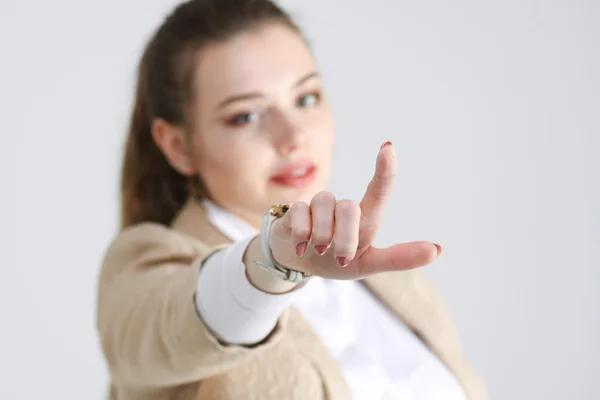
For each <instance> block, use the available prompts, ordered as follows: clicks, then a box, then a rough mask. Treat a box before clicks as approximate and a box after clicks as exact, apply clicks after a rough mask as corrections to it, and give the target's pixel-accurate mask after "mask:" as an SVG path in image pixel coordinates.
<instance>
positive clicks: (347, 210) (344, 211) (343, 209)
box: [335, 200, 360, 218]
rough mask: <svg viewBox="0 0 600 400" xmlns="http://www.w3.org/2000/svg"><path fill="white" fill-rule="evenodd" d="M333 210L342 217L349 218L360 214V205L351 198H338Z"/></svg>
mask: <svg viewBox="0 0 600 400" xmlns="http://www.w3.org/2000/svg"><path fill="white" fill-rule="evenodd" d="M335 212H336V214H337V215H338V216H340V217H342V218H351V217H354V216H359V215H360V206H359V205H358V203H357V202H355V201H352V200H340V201H338V202H337V204H336V206H335Z"/></svg>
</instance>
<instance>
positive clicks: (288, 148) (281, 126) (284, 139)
mask: <svg viewBox="0 0 600 400" xmlns="http://www.w3.org/2000/svg"><path fill="white" fill-rule="evenodd" d="M276 119H277V123H276V124H275V126H274V130H275V135H274V136H275V148H276V149H277V151H278V152H279V153H280V154H282V155H288V154H291V153H293V152H294V151H296V150H297V149H298V148H299V147H300V146H301V145H302V144H303V143H304V142H305V141H306V138H307V134H306V131H305V129H304V127H303V126H302V124H301V123H300V121H298V120H294V118H292V117H291V116H288V115H285V114H283V113H278V115H277V118H276Z"/></svg>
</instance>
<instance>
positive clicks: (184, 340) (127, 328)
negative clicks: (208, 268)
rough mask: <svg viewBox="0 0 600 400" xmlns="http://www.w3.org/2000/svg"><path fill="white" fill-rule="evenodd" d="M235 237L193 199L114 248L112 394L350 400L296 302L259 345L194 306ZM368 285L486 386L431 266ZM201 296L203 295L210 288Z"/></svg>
mask: <svg viewBox="0 0 600 400" xmlns="http://www.w3.org/2000/svg"><path fill="white" fill-rule="evenodd" d="M229 244H230V240H229V239H228V238H226V237H225V236H224V235H223V234H221V233H220V232H219V231H218V230H217V229H216V228H214V227H213V226H212V225H210V223H209V222H208V220H207V216H206V213H205V210H204V208H203V207H202V205H201V204H200V203H199V202H197V201H194V200H190V201H189V202H188V203H187V204H186V205H185V206H184V208H183V209H182V210H181V212H180V213H179V215H178V216H177V218H176V219H175V221H174V223H173V224H172V226H171V227H166V226H162V225H159V224H155V223H142V224H139V225H136V226H133V227H130V228H127V229H126V230H124V231H123V232H121V233H120V234H119V235H118V236H117V237H116V238H115V240H114V241H113V242H112V244H111V245H110V247H109V248H108V250H107V252H106V255H105V258H104V261H103V265H102V270H101V274H100V278H99V286H98V312H97V325H98V332H99V337H100V340H101V344H102V349H103V351H104V354H105V357H106V360H107V362H108V367H109V370H110V379H111V384H110V389H109V390H110V396H109V398H110V399H112V400H142V399H143V400H153V399H161V400H162V399H165V400H166V399H169V400H217V399H218V400H234V399H235V400H239V399H256V400H259V399H260V400H325V399H328V400H346V399H350V398H351V395H350V391H349V388H348V385H347V383H346V382H345V380H344V378H343V376H342V373H341V370H340V368H339V367H338V365H337V364H336V361H335V360H334V359H333V357H332V356H331V355H330V354H329V353H328V351H327V350H326V349H325V348H324V347H323V345H322V344H321V343H320V341H319V339H318V338H317V337H316V336H315V334H314V333H313V331H312V330H311V328H310V326H309V325H308V323H307V322H306V321H305V320H304V319H303V317H302V316H301V315H300V313H299V312H298V311H297V310H296V309H295V308H294V307H290V308H289V309H288V310H287V311H285V312H284V313H283V315H282V316H281V317H280V319H279V322H278V324H277V327H276V328H275V330H274V331H273V332H272V334H271V335H270V336H269V337H268V338H266V339H265V340H264V341H263V342H262V343H260V344H258V345H256V346H253V347H244V346H232V345H225V344H222V343H220V342H219V341H218V340H217V339H216V338H215V337H214V336H213V335H212V334H211V332H209V330H208V329H207V328H206V326H205V325H204V324H203V322H202V320H201V319H200V318H199V317H198V315H197V313H196V309H195V306H194V301H193V298H194V295H195V288H196V277H197V275H198V272H199V270H200V268H202V262H203V260H204V259H205V258H206V257H207V255H209V254H210V253H211V252H212V251H214V249H216V248H218V247H222V246H227V245H229ZM364 284H366V285H367V287H368V288H369V289H370V290H372V292H373V293H374V294H375V295H376V296H377V297H378V298H379V299H380V300H381V301H382V303H383V304H385V305H387V306H388V307H389V308H390V309H391V310H392V311H393V312H394V313H395V314H396V315H397V316H398V318H401V319H402V320H403V321H404V322H405V323H406V324H407V325H408V326H409V327H410V328H412V329H413V330H414V332H415V333H416V334H417V335H418V336H419V337H420V338H421V339H422V340H423V341H424V343H426V344H427V345H428V346H429V347H430V348H431V349H432V350H433V352H434V353H435V354H437V355H438V357H440V359H441V360H442V361H443V362H444V363H445V364H446V365H447V366H448V368H449V369H450V371H452V372H453V373H454V374H455V375H456V377H457V378H458V380H459V382H460V383H461V385H462V386H463V387H464V389H465V391H466V393H467V394H468V397H469V399H471V400H484V399H486V398H487V397H486V394H485V389H484V384H483V382H482V380H481V379H480V377H479V376H478V375H477V374H476V373H475V372H474V371H473V370H472V369H471V367H470V366H469V364H468V363H467V361H466V360H465V357H464V355H463V352H462V350H461V347H460V344H459V341H458V338H457V334H456V331H455V328H454V326H453V324H452V321H451V319H450V316H449V315H448V312H447V311H446V308H445V307H444V304H443V302H442V300H441V299H440V297H439V296H438V294H437V292H436V290H435V288H434V286H433V285H432V283H431V281H430V280H429V279H428V278H427V276H426V275H425V274H424V273H423V271H420V270H415V271H409V272H395V273H385V274H380V275H378V276H374V277H371V278H368V279H366V280H364ZM200 295H201V294H200Z"/></svg>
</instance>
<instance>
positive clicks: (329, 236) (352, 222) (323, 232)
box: [270, 142, 441, 279]
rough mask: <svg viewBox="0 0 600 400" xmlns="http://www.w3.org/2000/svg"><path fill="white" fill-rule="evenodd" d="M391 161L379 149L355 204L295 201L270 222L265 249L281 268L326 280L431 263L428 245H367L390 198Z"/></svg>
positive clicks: (323, 198) (434, 248)
mask: <svg viewBox="0 0 600 400" xmlns="http://www.w3.org/2000/svg"><path fill="white" fill-rule="evenodd" d="M396 168H397V161H396V155H395V152H394V149H393V147H392V145H391V143H389V142H388V143H386V144H384V145H383V146H382V147H381V150H380V151H379V154H378V156H377V165H376V168H375V175H374V177H373V179H372V180H371V182H370V183H369V186H368V187H367V190H366V192H365V195H364V197H363V199H362V201H361V202H360V204H357V203H356V202H353V201H350V200H340V201H337V200H336V198H335V197H334V196H333V194H331V193H329V192H320V193H318V194H317V195H315V196H314V197H313V199H312V200H311V202H310V205H309V204H306V203H304V202H296V203H294V204H292V205H291V207H290V209H289V210H288V212H287V213H286V214H285V215H284V216H283V217H282V218H280V219H278V220H276V221H274V222H273V226H272V229H271V237H270V245H271V251H272V252H273V257H274V258H275V259H276V260H277V261H278V262H279V263H281V264H282V265H284V266H286V267H288V268H291V269H295V270H298V271H302V272H308V273H311V274H313V275H316V276H321V277H323V278H328V279H361V278H365V277H367V276H369V275H373V274H377V273H380V272H386V271H402V270H409V269H413V268H417V267H420V266H424V265H427V264H430V263H431V262H433V261H434V260H435V259H436V258H437V257H438V256H439V254H440V253H441V247H440V246H439V245H436V244H434V243H431V242H425V241H420V242H411V243H400V244H396V245H394V246H391V247H388V248H385V249H378V248H375V247H373V245H372V243H373V240H374V239H375V235H376V234H377V232H378V231H379V228H380V226H381V220H382V217H383V213H384V208H385V204H386V203H387V201H388V199H389V198H390V195H391V192H392V189H393V185H394V177H395V175H396Z"/></svg>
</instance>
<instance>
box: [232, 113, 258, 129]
mask: <svg viewBox="0 0 600 400" xmlns="http://www.w3.org/2000/svg"><path fill="white" fill-rule="evenodd" d="M259 117H260V115H259V114H258V113H257V112H249V113H241V114H237V115H235V116H234V117H232V118H230V119H229V124H231V125H235V126H242V125H247V124H250V123H252V122H256V121H258V118H259Z"/></svg>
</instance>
